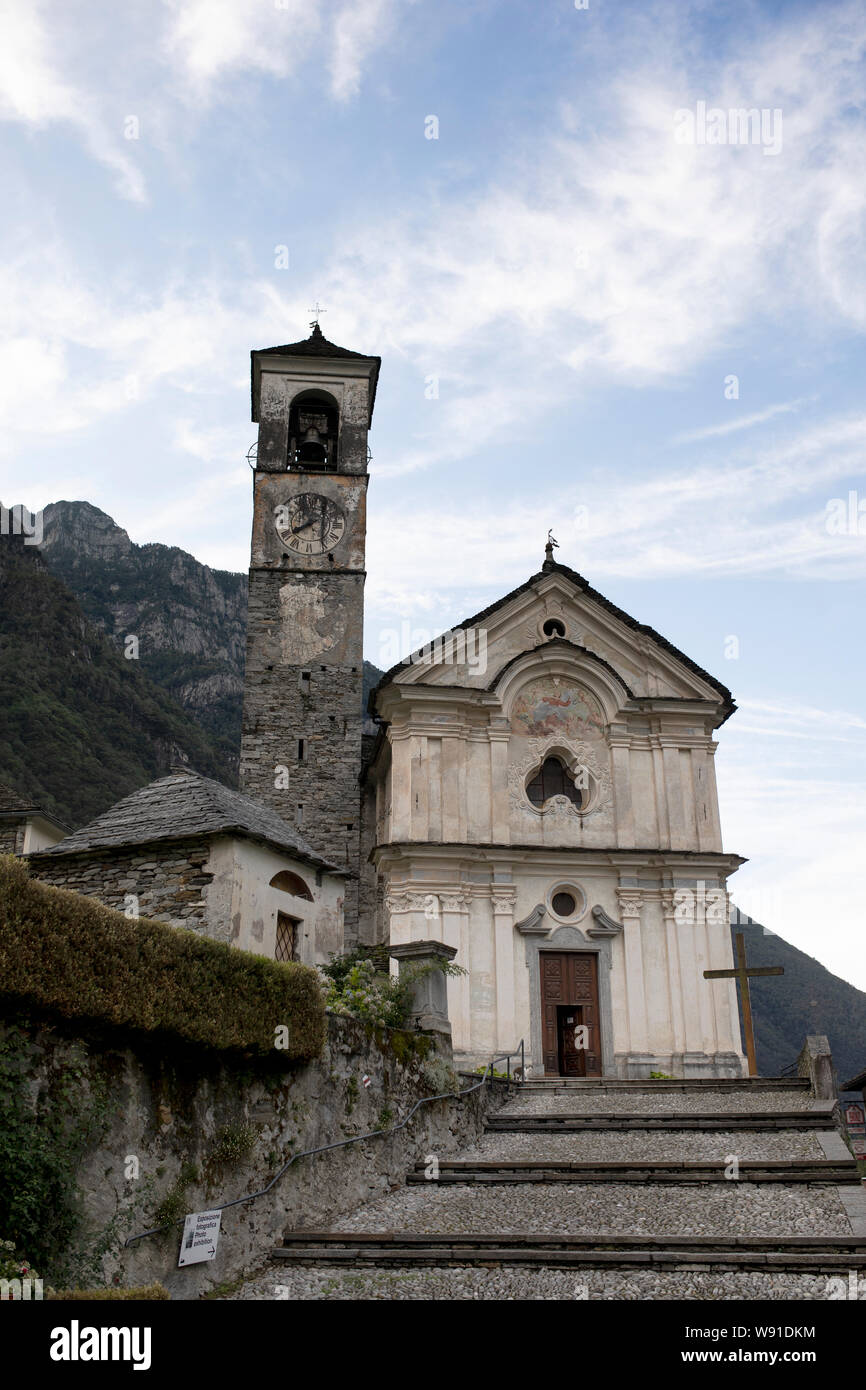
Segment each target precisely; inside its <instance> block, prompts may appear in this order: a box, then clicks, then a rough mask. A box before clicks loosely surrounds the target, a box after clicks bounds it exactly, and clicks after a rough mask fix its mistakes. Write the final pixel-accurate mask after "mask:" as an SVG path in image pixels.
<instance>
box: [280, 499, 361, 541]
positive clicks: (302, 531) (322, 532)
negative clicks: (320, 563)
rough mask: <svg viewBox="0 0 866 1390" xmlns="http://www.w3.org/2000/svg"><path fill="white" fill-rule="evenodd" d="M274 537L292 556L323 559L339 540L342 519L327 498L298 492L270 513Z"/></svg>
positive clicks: (342, 516) (337, 508)
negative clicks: (273, 523) (275, 534)
mask: <svg viewBox="0 0 866 1390" xmlns="http://www.w3.org/2000/svg"><path fill="white" fill-rule="evenodd" d="M274 514H275V525H276V528H277V534H278V535H279V537H280V540H281V541H282V542H283V545H284V546H286V548H287V549H288V550H293V551H294V552H295V554H296V555H324V554H326V553H327V551H329V550H333V549H334V546H335V545H338V544H339V543H340V541H341V540H342V538H343V532H344V531H345V529H346V518H345V516H344V514H343V510H342V508H341V507H339V506H338V504H337V503H336V502H333V501H332V500H331V498H330V497H323V496H322V495H321V493H318V492H301V493H299V494H298V496H297V497H293V498H292V499H291V500H290V501H289V502H284V503H282V504H281V505H280V506H279V507H276V508H275V509H274Z"/></svg>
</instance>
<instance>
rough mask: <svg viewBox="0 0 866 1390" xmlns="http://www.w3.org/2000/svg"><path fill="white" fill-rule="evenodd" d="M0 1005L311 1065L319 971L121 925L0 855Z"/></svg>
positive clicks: (165, 929)
mask: <svg viewBox="0 0 866 1390" xmlns="http://www.w3.org/2000/svg"><path fill="white" fill-rule="evenodd" d="M0 1000H6V1001H7V1002H10V1003H12V1004H14V1005H16V1006H18V1005H21V1004H26V1005H28V1006H35V1007H37V1008H40V1009H47V1010H49V1011H50V1012H52V1013H55V1014H57V1015H59V1016H60V1017H62V1018H67V1019H88V1020H92V1021H95V1022H98V1023H108V1024H114V1025H116V1026H118V1027H122V1028H131V1029H135V1030H138V1031H142V1032H146V1033H151V1034H154V1033H155V1034H161V1035H169V1036H173V1037H175V1038H177V1039H180V1040H182V1041H183V1042H185V1043H192V1044H194V1045H196V1046H201V1047H206V1048H211V1049H214V1050H216V1051H218V1052H244V1053H247V1054H252V1055H253V1056H258V1057H269V1058H276V1059H277V1060H280V1059H282V1060H286V1061H308V1060H310V1059H311V1058H313V1057H318V1056H319V1054H320V1053H321V1050H322V1047H323V1045H324V1041H325V1009H324V1002H323V999H322V991H321V988H320V985H319V978H318V974H317V972H316V971H315V970H313V969H311V968H310V967H309V966H305V965H298V964H294V963H286V964H278V963H277V962H276V961H270V960H266V959H265V958H264V957H262V956H256V955H253V954H252V953H250V952H246V951H239V950H237V949H236V948H234V947H231V946H225V945H223V944H222V943H221V942H217V941H210V940H209V939H208V938H207V937H203V936H200V935H198V934H197V933H195V932H193V931H189V930H186V929H183V928H178V927H171V926H168V925H167V924H165V923H163V922H148V921H144V920H142V919H141V918H128V917H124V916H123V914H122V913H120V912H115V911H114V910H113V909H112V908H108V907H103V906H102V905H101V904H100V903H97V902H95V901H94V900H93V899H92V898H86V897H83V896H81V895H80V894H78V893H71V892H68V891H67V890H66V889H62V888H50V887H49V886H48V885H47V884H43V883H39V882H38V881H37V880H35V879H31V878H30V876H29V873H28V871H27V866H26V865H25V864H23V863H21V862H20V861H19V860H16V859H13V858H12V857H11V856H10V855H2V856H0Z"/></svg>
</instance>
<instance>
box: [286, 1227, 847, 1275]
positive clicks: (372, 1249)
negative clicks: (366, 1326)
mask: <svg viewBox="0 0 866 1390" xmlns="http://www.w3.org/2000/svg"><path fill="white" fill-rule="evenodd" d="M272 1258H273V1259H274V1260H278V1261H285V1262H290V1263H295V1264H317V1265H322V1264H332V1265H364V1266H369V1265H374V1266H388V1265H426V1266H430V1265H470V1266H471V1265H496V1264H502V1265H535V1266H543V1267H548V1268H557V1267H573V1266H580V1267H584V1268H588V1269H591V1268H603V1267H611V1266H612V1267H617V1266H618V1267H630V1268H632V1267H640V1266H650V1267H654V1268H659V1269H664V1268H667V1269H671V1270H675V1269H682V1268H689V1269H730V1270H762V1269H764V1270H796V1271H828V1272H829V1271H833V1272H838V1271H840V1270H841V1271H847V1270H851V1269H855V1270H856V1269H864V1268H866V1239H864V1238H862V1237H857V1236H829V1237H822V1236H771V1237H760V1236H749V1237H746V1236H742V1237H734V1238H731V1239H723V1238H721V1237H717V1236H651V1235H617V1236H611V1235H608V1234H601V1235H592V1234H584V1235H580V1236H574V1235H568V1236H554V1235H534V1234H531V1233H523V1232H502V1233H489V1232H481V1231H479V1232H473V1233H471V1234H465V1235H460V1236H454V1235H442V1234H430V1233H426V1232H425V1233H413V1232H404V1231H384V1232H359V1231H345V1232H340V1231H312V1230H300V1231H288V1232H286V1234H285V1236H284V1238H283V1242H282V1244H281V1245H279V1246H277V1247H276V1249H274V1250H273V1251H272Z"/></svg>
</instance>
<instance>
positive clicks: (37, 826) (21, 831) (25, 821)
mask: <svg viewBox="0 0 866 1390" xmlns="http://www.w3.org/2000/svg"><path fill="white" fill-rule="evenodd" d="M68 834H69V826H68V825H63V824H62V823H61V822H60V821H58V820H55V819H54V817H53V816H50V815H49V814H48V813H47V811H43V809H42V807H41V806H37V805H36V803H35V802H33V801H30V800H29V799H28V798H27V797H22V796H19V795H18V793H17V792H13V791H12V790H11V788H9V787H7V786H5V785H4V784H3V783H0V854H18V855H22V854H32V853H34V851H36V850H39V849H46V848H47V847H48V845H56V844H57V842H58V840H62V839H63V838H64V836H66V835H68Z"/></svg>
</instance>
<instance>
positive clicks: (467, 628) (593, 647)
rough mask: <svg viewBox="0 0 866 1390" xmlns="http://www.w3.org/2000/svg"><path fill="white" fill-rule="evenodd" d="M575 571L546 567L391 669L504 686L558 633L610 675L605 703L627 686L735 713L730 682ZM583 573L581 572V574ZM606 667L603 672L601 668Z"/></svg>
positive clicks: (400, 679) (430, 679) (637, 694)
mask: <svg viewBox="0 0 866 1390" xmlns="http://www.w3.org/2000/svg"><path fill="white" fill-rule="evenodd" d="M571 573H572V572H571V571H567V570H565V568H564V567H558V568H556V569H554V570H552V571H551V572H549V573H542V574H541V575H539V576H537V577H536V578H535V579H533V580H532V581H531V582H530V584H529V585H527V586H526V587H524V588H522V589H520V590H516V591H515V592H514V594H512V595H509V596H507V597H506V598H505V599H503V600H502V602H501V603H500V604H498V605H493V606H492V607H491V608H490V609H487V610H485V611H484V612H483V613H481V614H479V615H478V616H477V618H476V619H470V620H469V621H468V622H467V623H465V624H463V625H462V626H461V627H457V628H454V629H451V630H450V631H449V632H446V633H444V634H440V635H439V636H438V637H436V638H435V639H431V641H430V642H428V643H427V644H426V645H425V646H422V647H421V648H419V649H418V650H417V651H416V652H415V653H413V654H411V656H407V658H406V659H405V660H404V661H403V662H402V663H401V664H399V665H398V666H396V667H394V668H393V669H392V671H391V672H389V675H390V677H391V680H393V681H395V682H396V683H398V684H400V685H412V684H424V685H433V686H452V687H454V686H456V687H460V686H463V687H469V688H472V689H476V690H492V689H494V688H496V689H500V690H503V691H504V690H505V689H507V687H508V684H509V682H510V680H511V679H512V670H513V667H514V665H515V664H516V663H518V662H519V661H521V660H523V659H527V660H528V659H531V658H532V657H533V655H539V654H540V653H545V652H548V651H553V650H555V649H556V645H557V638H562V639H564V642H565V643H566V644H568V646H570V647H571V648H573V649H574V650H575V653H576V654H577V653H578V652H579V653H580V654H581V657H582V660H583V662H584V664H585V666H586V670H587V672H589V671H590V670H591V666H592V663H593V658H594V659H595V662H594V664H595V667H596V671H595V675H594V676H593V677H592V679H594V680H595V681H596V682H599V681H604V680H606V681H607V684H608V688H609V691H610V695H609V697H608V700H607V701H606V702H605V703H607V704H608V705H609V703H610V701H612V700H614V699H617V698H619V699H620V700H621V698H622V696H621V695H620V696H617V695H615V694H614V692H615V691H617V689H618V688H621V691H622V692H627V694H626V698H629V697H630V698H631V699H632V700H633V701H642V700H647V699H653V700H697V701H708V702H711V703H712V704H714V705H716V706H719V705H721V706H723V707H726V708H725V713H727V712H729V705H730V702H729V698H728V695H727V692H726V691H725V690H724V687H722V686H719V685H718V684H717V683H716V682H715V681H714V680H713V678H712V677H710V676H707V675H706V674H705V673H704V672H702V671H700V669H699V668H697V667H695V665H694V663H693V662H691V661H690V660H689V658H688V657H686V656H685V655H684V654H682V653H680V652H677V650H676V649H675V648H674V647H672V646H671V645H670V644H669V643H667V642H666V640H665V639H664V638H663V637H661V636H660V635H659V634H657V633H655V632H653V630H652V629H651V628H648V627H646V626H645V625H643V624H638V623H637V622H634V621H633V620H632V619H631V618H629V616H628V615H627V614H625V613H621V611H620V610H619V609H616V608H615V606H614V605H613V604H609V603H608V602H607V600H605V599H604V598H603V596H602V595H601V594H596V592H595V590H591V589H590V588H589V586H588V585H585V582H584V587H581V586H580V585H578V584H577V582H576V580H575V579H572V578H571V577H570V575H571ZM577 578H579V576H578V577H577ZM602 671H604V672H606V676H605V677H602V676H601V672H602Z"/></svg>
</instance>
